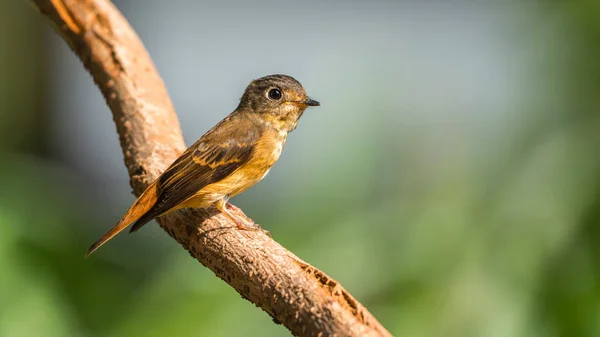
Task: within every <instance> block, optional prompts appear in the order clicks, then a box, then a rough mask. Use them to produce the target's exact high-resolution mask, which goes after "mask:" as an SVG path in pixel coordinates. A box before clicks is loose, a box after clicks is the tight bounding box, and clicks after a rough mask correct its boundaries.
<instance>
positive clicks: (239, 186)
mask: <svg viewBox="0 0 600 337" xmlns="http://www.w3.org/2000/svg"><path fill="white" fill-rule="evenodd" d="M284 143H285V137H283V139H282V140H279V141H277V142H268V143H267V142H264V143H263V142H259V143H258V144H257V146H256V148H255V153H254V156H253V158H252V159H251V160H250V161H248V162H247V163H246V164H244V165H243V166H242V167H240V168H239V169H237V170H236V171H234V172H233V173H232V174H230V175H229V176H227V177H225V178H223V179H221V180H220V181H217V182H214V183H212V184H209V185H207V186H205V187H204V188H202V189H201V190H200V191H198V192H197V193H196V194H195V195H194V196H193V197H191V198H190V199H188V200H186V201H185V202H183V203H182V204H181V206H180V207H197V208H204V207H209V206H212V205H213V204H214V203H215V202H217V201H219V200H221V199H223V198H232V197H234V196H236V195H238V194H240V193H242V192H244V191H246V190H247V189H249V188H250V187H252V186H254V185H256V183H258V182H259V181H261V180H262V179H263V178H264V177H265V176H266V175H267V173H269V170H271V167H273V165H274V164H275V162H276V161H277V159H279V156H280V155H281V150H282V149H283V145H284Z"/></svg>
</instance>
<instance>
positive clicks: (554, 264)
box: [0, 0, 600, 337]
mask: <svg viewBox="0 0 600 337" xmlns="http://www.w3.org/2000/svg"><path fill="white" fill-rule="evenodd" d="M117 5H118V6H119V8H120V9H121V10H122V11H123V12H124V14H125V15H126V16H127V18H128V19H129V20H130V22H131V24H132V25H133V27H134V28H135V29H136V31H137V32H138V33H139V35H140V36H141V38H142V40H143V41H144V43H145V45H146V46H147V48H148V50H149V52H150V54H151V55H152V57H153V58H154V61H155V63H156V65H157V67H158V69H159V71H160V73H161V75H162V76H163V78H164V79H165V82H166V84H167V87H168V89H169V92H170V93H171V97H172V99H173V101H174V104H175V106H176V108H177V111H178V114H179V117H180V120H181V122H182V127H183V131H184V134H185V137H186V142H187V143H188V144H190V143H191V142H193V141H194V140H195V139H197V138H198V137H199V136H201V135H202V134H203V133H204V132H205V131H206V130H208V128H210V127H211V126H212V125H213V124H215V123H216V122H217V121H218V120H220V119H221V118H222V117H224V116H225V115H226V114H227V113H229V112H230V111H232V110H233V109H234V108H235V106H236V105H237V100H238V98H239V96H240V95H241V93H242V91H243V89H244V87H245V86H246V85H247V83H248V82H249V81H250V80H251V79H253V78H257V77H260V76H263V75H266V74H270V73H286V74H289V75H292V76H294V77H296V78H297V79H298V80H300V81H301V82H302V83H303V84H304V86H305V88H306V90H307V92H308V93H309V95H311V96H312V97H314V98H315V99H318V100H319V101H321V102H322V103H323V106H322V107H321V108H319V109H313V110H311V111H308V112H307V113H306V114H305V115H304V117H303V119H302V121H301V122H300V126H299V128H298V130H297V131H295V132H294V133H293V134H292V135H291V136H290V138H289V140H288V145H287V147H286V149H285V151H284V153H283V155H282V158H281V160H280V162H279V163H278V164H277V165H276V167H275V168H274V169H273V170H272V171H271V173H270V175H269V177H268V178H267V179H265V180H264V181H263V182H262V183H261V184H259V185H257V186H256V187H255V188H253V189H252V190H250V191H248V192H247V193H245V194H244V195H242V196H239V197H237V198H236V199H235V200H234V203H235V204H236V205H238V206H240V207H242V208H243V209H244V210H245V212H246V213H247V214H248V215H249V216H250V217H252V218H254V219H255V220H256V222H258V223H260V224H261V225H262V226H263V227H264V228H266V229H268V230H270V231H271V232H272V233H273V237H274V238H275V239H276V240H277V241H278V242H280V243H281V244H283V245H284V246H286V247H287V248H289V249H290V250H291V251H292V252H294V253H295V254H297V255H298V256H300V257H301V258H303V259H305V260H306V261H308V262H309V263H311V264H313V265H315V266H316V267H319V268H321V269H323V270H324V271H325V272H327V273H328V274H329V275H331V276H332V277H334V278H335V279H337V280H338V281H340V282H341V283H342V284H343V285H344V286H345V287H346V288H347V289H348V290H349V291H350V292H351V293H352V294H353V295H355V296H356V297H357V299H358V300H359V301H361V302H362V303H363V304H364V305H365V306H366V307H367V308H368V309H369V310H370V311H371V312H372V313H373V314H374V315H375V316H376V317H377V318H378V319H379V320H380V321H381V322H382V323H383V324H384V326H386V327H387V328H388V329H389V330H390V331H391V332H392V333H393V334H394V335H396V336H457V337H458V336H461V337H462V336H488V337H501V336H507V337H508V336H527V337H538V336H600V248H599V247H600V245H598V243H597V241H598V240H600V227H599V225H600V224H599V220H600V114H599V111H600V2H598V1H595V0H594V1H591V0H575V1H569V2H562V3H561V2H556V1H526V2H518V1H495V2H490V1H472V2H458V1H450V2H441V1H439V2H426V3H425V2H418V1H397V2H390V1H379V2H377V1H371V2H355V1H354V2H353V1H350V2H344V1H336V0H332V1H327V2H319V1H308V2H302V3H299V2H296V3H292V2H253V3H252V4H250V3H246V2H242V1H224V2H220V3H219V4H215V3H212V2H211V3H209V2H206V3H205V2H202V1H193V0H176V1H169V2H162V1H158V0H152V1H145V2H142V1H125V0H123V1H118V2H117ZM130 191H131V189H130V187H129V185H128V177H127V173H126V171H125V168H124V165H123V163H122V155H121V152H120V149H119V146H118V141H117V135H116V132H115V129H114V125H113V122H112V117H111V115H110V112H109V111H108V109H107V107H106V105H105V104H104V102H103V99H102V97H101V96H100V94H99V92H98V90H97V89H96V88H95V87H94V85H93V83H92V80H91V78H90V77H89V76H88V75H87V74H86V72H85V71H84V70H83V68H82V67H81V64H80V62H79V61H78V60H77V59H76V58H75V57H74V56H73V55H72V53H71V52H70V51H69V50H68V48H67V47H66V45H65V44H64V43H63V42H62V41H61V40H60V38H58V37H57V36H56V34H55V33H54V32H53V31H52V30H51V29H50V28H49V25H48V22H46V21H45V20H44V19H43V18H42V16H41V15H39V14H38V13H37V12H36V10H35V9H33V7H32V6H31V5H29V4H28V3H27V2H26V1H3V2H0V230H1V233H2V234H1V235H0V336H11V337H12V336H165V335H168V336H287V335H289V333H288V332H287V330H285V328H283V327H281V326H277V325H275V324H273V323H272V322H271V319H270V317H268V315H266V314H265V313H263V312H262V311H261V310H259V309H257V308H255V307H254V305H252V304H251V303H249V302H247V301H245V300H243V299H241V298H240V296H239V295H238V294H237V293H236V292H235V291H233V290H232V289H231V288H230V287H229V286H227V285H226V284H225V283H224V282H222V281H221V280H219V279H217V278H216V277H215V276H214V275H213V273H212V272H210V271H209V270H208V269H206V268H204V267H202V266H201V265H199V264H198V262H197V261H195V260H193V259H191V258H190V257H189V255H188V254H187V253H186V252H185V251H184V250H182V249H181V248H180V247H179V245H178V244H177V243H176V242H175V241H174V240H172V239H170V238H169V237H168V236H167V235H166V234H165V233H164V232H163V231H162V230H161V229H160V228H159V227H158V226H157V225H156V224H155V223H153V224H152V225H150V226H147V227H145V228H144V230H142V231H140V232H139V233H136V235H131V236H129V235H121V236H118V237H117V238H116V239H115V240H113V241H111V242H110V243H109V244H108V245H106V246H105V247H103V248H102V249H100V250H99V251H98V252H97V253H96V254H95V255H94V256H93V257H92V258H90V259H83V255H84V252H85V250H86V249H87V247H88V246H89V244H91V243H92V242H93V241H94V240H95V239H96V238H97V237H98V236H99V235H101V234H102V233H103V232H104V230H105V229H107V228H108V227H110V226H112V224H113V223H114V222H115V221H116V220H117V219H118V218H119V217H120V216H121V215H122V213H123V212H124V211H125V210H126V208H127V207H128V206H129V204H130V203H131V202H132V201H133V200H134V199H133V196H132V195H131V193H130Z"/></svg>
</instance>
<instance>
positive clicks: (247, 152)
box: [86, 75, 320, 257]
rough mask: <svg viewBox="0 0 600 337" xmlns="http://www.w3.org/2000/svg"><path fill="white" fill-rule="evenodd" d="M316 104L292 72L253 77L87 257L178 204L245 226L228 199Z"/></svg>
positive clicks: (256, 176) (272, 158)
mask: <svg viewBox="0 0 600 337" xmlns="http://www.w3.org/2000/svg"><path fill="white" fill-rule="evenodd" d="M319 105H320V103H319V102H317V101H315V100H312V99H310V98H308V97H307V96H306V92H305V91H304V88H302V85H301V84H300V82H298V81H296V80H295V79H294V78H292V77H290V76H286V75H270V76H265V77H262V78H259V79H256V80H254V81H252V82H251V83H250V85H248V87H247V88H246V91H245V92H244V95H243V96H242V98H241V100H240V104H239V105H238V107H237V108H236V109H235V110H234V111H233V112H232V113H231V114H229V115H228V116H227V117H225V119H223V120H222V121H220V122H219V123H218V124H217V125H215V126H214V127H213V128H212V129H210V130H209V131H208V132H207V133H205V134H204V135H203V136H202V137H200V139H198V140H197V141H196V142H195V143H194V144H193V145H192V146H190V147H189V148H188V149H187V150H186V151H185V152H184V153H183V154H182V155H181V156H180V157H179V158H177V160H175V162H173V164H171V166H169V168H167V169H166V171H165V172H164V173H163V174H162V175H161V176H160V177H158V179H156V180H155V181H154V182H153V183H152V184H151V185H150V186H148V188H147V189H146V190H145V191H144V193H142V195H140V197H139V198H138V199H137V200H136V201H135V202H134V203H133V205H132V206H131V207H130V208H129V210H128V211H127V213H125V215H124V216H123V218H122V219H121V220H120V221H119V222H118V223H117V224H116V225H115V226H114V227H112V228H111V229H110V230H109V231H108V232H107V233H106V234H104V235H103V236H102V237H101V238H100V239H99V240H98V241H96V242H95V243H94V244H93V245H92V246H91V247H90V249H89V250H88V252H87V254H86V257H87V256H89V255H90V254H91V253H93V252H94V251H95V250H96V249H98V248H99V247H100V246H102V245H103V244H104V243H105V242H106V241H108V240H110V239H111V238H112V237H114V236H115V235H117V234H118V233H119V232H121V231H122V230H123V229H125V228H126V227H127V226H129V225H130V224H132V223H134V222H135V224H134V225H133V227H132V228H131V231H130V232H135V231H136V230H138V229H140V228H141V227H142V226H143V225H145V224H146V223H148V222H149V221H150V220H152V219H154V218H156V217H158V216H161V215H164V214H166V213H169V212H172V211H174V210H177V209H181V208H187V207H192V208H207V207H211V206H214V207H215V208H216V209H218V210H219V211H221V212H223V214H225V215H226V216H228V217H229V218H230V219H231V220H233V221H234V222H235V223H236V224H237V226H238V227H240V228H244V229H246V228H248V227H247V226H245V225H244V224H243V223H242V222H241V221H239V220H238V219H236V217H235V216H233V214H231V213H230V212H229V211H228V209H227V201H228V200H229V198H231V197H234V196H236V195H238V194H240V193H242V192H244V191H245V190H247V189H248V188H250V187H252V186H253V185H255V184H256V183H258V182H259V181H260V180H261V179H262V178H264V177H265V176H266V175H267V173H268V172H269V170H270V169H271V167H272V166H273V164H275V162H276V161H277V159H279V155H280V154H281V150H282V149H283V145H284V144H285V141H286V139H287V136H288V133H290V132H291V131H292V130H294V129H295V128H296V126H297V125H298V119H299V118H300V116H302V113H303V112H304V110H305V109H306V108H307V107H309V106H319Z"/></svg>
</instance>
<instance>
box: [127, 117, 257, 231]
mask: <svg viewBox="0 0 600 337" xmlns="http://www.w3.org/2000/svg"><path fill="white" fill-rule="evenodd" d="M259 137H260V134H259V132H258V130H256V129H255V128H246V129H245V130H244V129H242V130H240V129H232V128H228V127H226V126H223V125H222V126H221V128H214V129H213V130H211V131H209V132H208V133H207V134H205V135H204V136H203V137H202V138H200V139H199V140H198V141H197V142H196V143H195V144H194V145H192V146H191V147H190V148H189V149H188V150H186V152H184V154H183V155H182V156H181V157H180V158H179V159H177V160H176V161H175V162H174V163H173V164H172V165H171V166H170V167H169V168H168V169H167V170H166V171H165V172H164V173H163V174H162V175H161V176H160V177H159V178H158V200H157V201H156V203H155V204H154V207H152V208H151V209H150V210H149V211H148V212H147V213H146V214H144V215H143V216H142V217H140V218H139V219H138V220H137V221H136V223H135V224H134V225H133V227H132V228H131V230H130V232H134V231H136V230H138V229H139V228H141V227H142V226H143V225H144V224H146V223H147V222H149V221H150V220H152V219H154V218H155V217H157V216H159V215H161V214H163V213H165V212H167V211H169V210H170V209H172V208H173V207H175V206H177V205H178V204H180V203H182V202H184V201H185V200H187V199H188V198H190V197H192V196H194V195H195V194H196V193H197V192H198V191H200V190H201V189H202V188H204V187H205V186H207V185H209V184H211V183H214V182H217V181H220V180H221V179H223V178H225V177H227V176H228V175H230V174H231V173H233V172H234V171H235V170H237V169H238V168H239V167H241V166H242V165H243V164H245V163H246V162H248V160H249V159H250V157H251V155H252V149H253V145H254V144H255V143H256V141H257V140H258V139H259Z"/></svg>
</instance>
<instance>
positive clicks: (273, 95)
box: [267, 88, 282, 101]
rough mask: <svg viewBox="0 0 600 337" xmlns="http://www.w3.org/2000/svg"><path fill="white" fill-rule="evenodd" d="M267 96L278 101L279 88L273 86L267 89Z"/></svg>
mask: <svg viewBox="0 0 600 337" xmlns="http://www.w3.org/2000/svg"><path fill="white" fill-rule="evenodd" d="M267 96H268V97H269V98H270V99H272V100H274V101H278V100H280V99H281V96H282V94H281V90H279V89H277V88H273V89H271V90H269V92H268V93H267Z"/></svg>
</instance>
